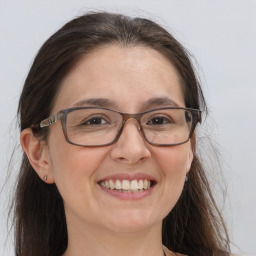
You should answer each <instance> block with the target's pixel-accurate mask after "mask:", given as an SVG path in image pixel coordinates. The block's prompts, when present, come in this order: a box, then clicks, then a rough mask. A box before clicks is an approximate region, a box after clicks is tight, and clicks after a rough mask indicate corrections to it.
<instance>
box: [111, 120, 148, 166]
mask: <svg viewBox="0 0 256 256" xmlns="http://www.w3.org/2000/svg"><path fill="white" fill-rule="evenodd" d="M110 155H111V158H112V159H114V160H115V161H118V162H123V163H128V164H135V163H137V162H139V161H142V160H145V159H146V158H149V157H151V153H150V150H149V148H148V147H147V145H146V141H145V139H144V138H143V136H142V134H141V131H140V128H138V122H137V121H136V120H134V119H129V120H127V121H126V123H125V124H124V127H123V131H122V133H121V135H120V137H119V139H118V141H117V142H116V143H115V144H114V145H113V147H112V149H111V153H110Z"/></svg>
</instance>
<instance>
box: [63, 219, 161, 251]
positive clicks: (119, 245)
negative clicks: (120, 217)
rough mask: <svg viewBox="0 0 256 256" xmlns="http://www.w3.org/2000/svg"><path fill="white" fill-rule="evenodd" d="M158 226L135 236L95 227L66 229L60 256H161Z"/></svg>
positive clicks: (159, 228) (139, 232) (133, 233)
mask: <svg viewBox="0 0 256 256" xmlns="http://www.w3.org/2000/svg"><path fill="white" fill-rule="evenodd" d="M161 226H162V224H161V223H159V225H157V226H154V227H151V228H147V229H145V230H140V231H137V232H126V233H120V232H113V231H110V230H104V229H97V228H95V227H93V228H92V227H88V226H86V228H84V229H83V230H82V229H81V228H80V229H77V228H75V227H73V228H72V227H69V228H68V248H67V250H66V252H65V254H64V255H63V256H85V255H94V256H102V255H109V256H110V255H111V256H120V255H122V256H131V255H133V256H142V255H145V256H163V255H164V252H163V246H162V236H161V233H162V229H161Z"/></svg>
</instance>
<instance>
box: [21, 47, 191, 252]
mask: <svg viewBox="0 0 256 256" xmlns="http://www.w3.org/2000/svg"><path fill="white" fill-rule="evenodd" d="M155 97H165V98H168V99H171V100H172V101H173V102H175V104H176V105H178V106H180V107H185V104H184V96H183V93H182V90H181V85H180V81H179V77H178V75H177V73H176V71H175V69H174V67H173V66H172V65H171V63H170V62H169V61H168V60H167V59H165V57H163V56H162V55H161V54H160V53H158V52H157V51H155V50H153V49H151V48H147V47H138V46H136V47H120V46H116V45H112V46H106V47H102V48H100V49H97V50H95V51H93V52H92V53H90V54H89V55H87V56H85V57H84V58H82V59H81V60H80V62H79V63H78V64H77V65H76V66H75V67H74V68H73V70H72V71H71V72H70V74H69V75H68V76H67V77H66V79H65V80H64V82H63V83H62V85H61V88H60V90H59V92H58V94H57V96H56V100H55V104H54V107H53V109H52V113H56V112H58V111H60V110H62V109H66V108H70V107H73V106H76V105H77V103H78V102H80V103H81V101H83V100H86V99H88V98H104V99H108V100H111V101H113V102H114V103H115V106H112V107H111V108H113V109H116V110H118V111H120V112H126V113H138V112H142V111H145V110H149V109H152V108H157V107H160V106H173V104H171V105H170V102H166V103H165V104H164V105H163V104H161V105H160V106H159V105H157V104H154V105H150V106H146V105H145V104H144V103H145V102H147V101H148V100H149V99H152V98H155ZM49 129H50V134H49V138H48V142H47V143H43V142H39V141H37V140H36V139H35V138H34V137H33V135H32V132H31V130H30V129H26V130H24V131H23V132H22V133H21V144H22V147H23V149H24V151H25V152H26V154H27V155H28V158H29V160H30V162H31V164H32V166H33V168H34V169H35V171H36V172H37V173H38V175H39V176H40V177H41V179H43V177H44V176H46V175H47V181H45V182H47V183H54V182H55V183H56V185H57V187H58V189H59V191H60V193H61V195H62V197H63V200H64V206H65V212H66V219H67V227H68V238H69V244H68V248H67V251H66V252H65V254H64V255H65V256H73V255H76V256H79V255H85V254H84V253H85V252H86V255H96V256H97V255H129V256H130V255H135V256H136V255H149V256H150V255H152V256H153V255H163V250H162V241H161V226H162V220H163V218H164V217H165V216H166V215H167V214H168V213H169V212H170V211H171V209H172V208H173V207H174V205H175V204H176V202H177V200H178V198H179V197H180V194H181V192H182V189H183V186H184V180H185V176H186V173H187V172H188V171H189V169H190V166H191V162H192V159H193V152H192V148H191V142H190V141H189V142H187V143H185V144H182V145H179V146H171V147H157V146H152V145H150V144H148V143H147V142H146V141H145V140H144V139H143V137H142V136H141V133H140V131H139V130H138V123H137V121H135V120H133V119H129V120H128V121H127V122H126V124H125V126H124V130H123V132H122V134H121V136H120V138H119V140H118V141H117V142H116V143H115V144H113V145H110V146H105V147H94V148H86V147H79V146H74V145H71V144H68V143H67V142H66V141H65V138H64V135H63V132H62V127H61V123H60V122H57V123H56V124H54V125H51V126H50V128H49ZM137 173H141V174H147V175H151V176H152V177H153V178H154V179H155V180H156V181H157V184H156V186H155V187H154V188H153V189H152V191H151V192H150V193H149V194H148V195H147V196H145V197H143V198H141V199H139V200H121V199H119V198H117V197H114V196H111V195H110V194H108V193H106V192H105V191H103V190H102V189H101V188H100V186H99V185H98V183H97V182H98V181H99V180H101V179H104V178H105V177H106V176H109V175H116V174H128V175H135V174H137ZM87 253H88V254H87Z"/></svg>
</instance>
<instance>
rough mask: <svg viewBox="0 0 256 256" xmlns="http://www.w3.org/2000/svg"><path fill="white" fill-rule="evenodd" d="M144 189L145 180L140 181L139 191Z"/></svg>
mask: <svg viewBox="0 0 256 256" xmlns="http://www.w3.org/2000/svg"><path fill="white" fill-rule="evenodd" d="M142 189H143V180H139V190H142Z"/></svg>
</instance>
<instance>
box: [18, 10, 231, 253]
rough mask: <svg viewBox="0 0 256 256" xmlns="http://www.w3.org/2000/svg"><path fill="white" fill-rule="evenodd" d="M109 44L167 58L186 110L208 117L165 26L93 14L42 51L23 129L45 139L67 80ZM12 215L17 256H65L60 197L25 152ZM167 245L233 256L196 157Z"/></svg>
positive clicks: (169, 223) (170, 221)
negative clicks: (41, 125)
mask: <svg viewBox="0 0 256 256" xmlns="http://www.w3.org/2000/svg"><path fill="white" fill-rule="evenodd" d="M107 44H116V45H120V46H122V47H133V46H138V45H141V46H145V47H151V48H153V49H155V50H157V51H158V52H160V53H161V54H163V56H165V57H166V58H167V59H168V60H169V61H170V62H171V63H172V64H173V65H174V67H175V68H176V70H177V72H178V74H179V77H180V80H181V84H182V90H183V93H184V98H185V104H186V107H189V108H195V109H200V110H202V111H203V112H204V113H206V112H207V107H206V102H205V99H204V96H203V93H202V90H201V87H200V84H199V82H198V79H197V77H196V75H195V72H194V70H193V67H192V64H191V61H190V59H189V55H188V53H187V52H186V50H185V49H184V48H183V47H182V46H181V45H180V43H179V42H178V41H177V40H176V39H175V38H174V37H173V36H172V35H171V34H170V33H168V32H167V31H166V30H165V29H164V28H162V27H161V26H159V25H157V24H156V23H154V22H152V21H150V20H147V19H142V18H130V17H127V16H124V15H120V14H111V13H88V14H85V15H83V16H80V17H78V18H75V19H74V20H72V21H70V22H68V23H67V24H66V25H64V26H63V27H62V28H61V29H60V30H59V31H57V32H56V33H55V34H54V35H52V36H51V37H50V38H49V39H48V40H47V41H46V42H45V43H44V44H43V46H42V47H41V49H40V50H39V52H38V54H37V56H36V57H35V60H34V62H33V64H32V67H31V69H30V71H29V74H28V76H27V78H26V81H25V84H24V88H23V91H22V94H21V97H20V101H19V107H18V115H19V121H20V130H21V131H22V130H23V129H25V128H29V127H32V129H33V133H34V136H35V137H37V138H38V139H40V140H47V135H48V133H47V129H40V128H37V127H38V126H37V125H38V124H39V123H40V121H41V120H43V119H45V118H47V117H48V116H49V115H50V113H51V109H52V106H53V104H54V99H55V96H56V93H57V91H58V89H59V87H60V86H61V82H62V81H63V79H64V78H65V76H66V75H67V74H68V73H69V72H70V71H71V69H72V68H73V67H74V65H75V64H76V63H77V62H78V61H79V59H80V58H82V57H83V56H84V55H86V54H87V53H89V52H91V51H92V50H93V49H95V48H97V47H100V46H103V45H107ZM194 136H195V135H194ZM14 211H15V212H14V218H15V220H14V221H15V241H16V245H15V246H16V247H15V250H16V255H17V256H60V255H62V254H63V253H64V252H65V250H66V248H67V243H68V238H67V227H66V220H65V213H64V207H63V201H62V198H61V195H60V194H59V192H58V189H57V187H56V186H55V184H52V185H48V184H46V183H44V182H43V181H42V180H41V179H40V178H39V177H38V175H37V174H36V172H35V171H34V170H33V168H32V166H31V165H30V163H29V161H28V159H27V157H26V155H25V154H23V159H22V164H21V167H20V172H19V177H18V183H17V188H16V197H15V205H14ZM163 244H164V245H166V246H167V247H168V248H169V249H171V250H173V251H177V252H180V253H184V254H188V255H189V256H199V255H208V256H210V255H218V256H224V255H228V252H229V238H228V234H227V231H226V227H225V224H224V222H223V219H222V217H221V214H220V211H219V210H218V208H217V205H216V203H215V201H214V198H213V196H212V193H211V190H210V185H209V183H208V180H207V178H206V175H205V170H204V168H203V165H202V164H201V162H200V160H199V157H198V156H197V155H196V152H195V156H194V160H193V162H192V167H191V170H190V172H189V178H188V182H187V183H186V184H185V186H184V189H183V192H182V195H181V197H180V199H179V201H178V203H177V204H176V206H175V207H174V208H173V210H172V211H171V212H170V213H169V215H168V216H166V218H165V219H164V221H163Z"/></svg>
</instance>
